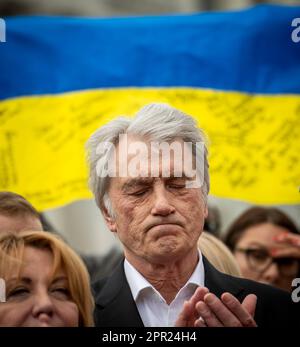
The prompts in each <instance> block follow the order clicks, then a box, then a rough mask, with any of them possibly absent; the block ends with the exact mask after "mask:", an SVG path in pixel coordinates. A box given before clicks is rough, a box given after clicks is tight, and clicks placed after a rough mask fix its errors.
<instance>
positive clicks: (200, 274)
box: [124, 250, 204, 301]
mask: <svg viewBox="0 0 300 347" xmlns="http://www.w3.org/2000/svg"><path fill="white" fill-rule="evenodd" d="M124 270H125V276H126V278H127V282H128V284H129V287H130V290H131V293H132V296H133V299H134V301H136V300H137V298H138V296H139V295H140V293H141V292H142V291H144V290H145V289H147V288H152V289H153V291H154V292H156V293H158V291H157V290H156V289H155V288H154V287H153V286H152V284H151V283H149V282H148V281H147V280H146V278H145V277H144V276H143V275H142V274H141V273H140V272H138V271H137V270H136V269H135V267H133V266H132V265H131V264H130V263H129V261H128V260H127V259H126V258H125V261H124ZM191 284H192V285H196V286H197V287H198V286H202V287H203V286H204V266H203V260H202V254H201V252H200V250H199V260H198V263H197V266H196V268H195V270H194V272H193V273H192V276H191V277H190V278H189V280H188V281H187V282H186V284H185V285H184V286H183V287H187V286H189V285H191ZM158 294H159V293H158ZM159 295H160V294H159Z"/></svg>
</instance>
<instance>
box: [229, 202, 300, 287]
mask: <svg viewBox="0 0 300 347" xmlns="http://www.w3.org/2000/svg"><path fill="white" fill-rule="evenodd" d="M224 241H225V243H226V244H227V246H228V247H229V248H230V249H231V250H232V252H233V253H234V255H235V257H236V260H237V262H238V264H239V267H240V270H241V273H242V275H243V277H245V278H249V279H252V280H254V281H259V282H261V283H267V284H271V285H273V286H276V287H278V288H281V289H283V290H286V291H291V290H292V286H291V283H292V280H293V279H294V278H296V277H299V274H300V234H299V230H298V229H297V226H296V225H295V224H294V222H293V221H292V220H291V219H290V218H289V217H288V216H287V215H286V214H285V213H283V212H281V211H280V210H278V209H276V208H272V207H270V208H268V207H251V208H250V209H247V210H246V211H245V212H244V213H242V214H241V215H240V216H239V217H238V218H237V219H236V220H235V221H234V222H233V223H232V225H231V226H230V227H229V229H228V231H227V233H226V235H225V239H224Z"/></svg>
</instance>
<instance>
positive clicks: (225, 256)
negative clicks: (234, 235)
mask: <svg viewBox="0 0 300 347" xmlns="http://www.w3.org/2000/svg"><path fill="white" fill-rule="evenodd" d="M198 247H199V248H200V250H201V252H202V254H203V255H204V256H205V257H206V258H207V259H208V260H209V261H210V262H211V263H212V265H213V266H214V267H215V268H216V269H218V270H219V271H221V272H224V273H226V274H228V275H231V276H237V277H241V273H240V270H239V267H238V264H237V262H236V259H235V257H234V255H233V254H232V253H231V252H230V250H229V248H228V247H227V246H226V245H225V244H224V243H223V242H222V241H221V240H219V239H218V238H217V237H215V236H213V235H212V234H210V233H208V232H205V231H203V232H202V234H201V236H200V237H199V240H198Z"/></svg>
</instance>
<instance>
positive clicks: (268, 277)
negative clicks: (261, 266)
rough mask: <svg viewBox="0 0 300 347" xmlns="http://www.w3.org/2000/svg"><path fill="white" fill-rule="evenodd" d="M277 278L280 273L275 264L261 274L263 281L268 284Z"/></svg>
mask: <svg viewBox="0 0 300 347" xmlns="http://www.w3.org/2000/svg"><path fill="white" fill-rule="evenodd" d="M279 276H280V273H279V269H278V265H277V264H276V263H272V264H271V265H270V266H269V267H268V268H267V269H266V270H265V272H264V273H263V278H264V280H265V281H266V282H268V283H270V284H272V283H275V282H276V280H277V279H278V278H279Z"/></svg>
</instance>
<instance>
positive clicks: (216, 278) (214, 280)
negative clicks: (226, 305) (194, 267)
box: [203, 256, 245, 301]
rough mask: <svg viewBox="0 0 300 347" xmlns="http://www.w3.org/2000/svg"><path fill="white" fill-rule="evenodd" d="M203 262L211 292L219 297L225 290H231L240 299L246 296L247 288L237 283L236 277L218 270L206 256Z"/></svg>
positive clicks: (206, 282) (206, 280)
mask: <svg viewBox="0 0 300 347" xmlns="http://www.w3.org/2000/svg"><path fill="white" fill-rule="evenodd" d="M203 264H204V273H205V275H204V276H205V277H204V282H205V286H206V287H207V288H208V289H209V290H210V292H212V293H214V294H215V295H216V296H217V297H220V296H221V295H222V294H223V293H225V292H229V293H231V294H232V295H234V296H235V297H236V298H237V299H239V300H240V301H241V300H242V299H243V298H244V294H245V290H244V288H243V287H242V286H241V285H240V284H238V283H237V281H236V279H235V278H233V277H231V276H229V275H226V274H223V273H222V272H220V271H218V270H217V269H216V268H214V267H213V266H212V265H211V264H210V262H209V261H208V260H207V259H206V258H205V257H204V256H203Z"/></svg>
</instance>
